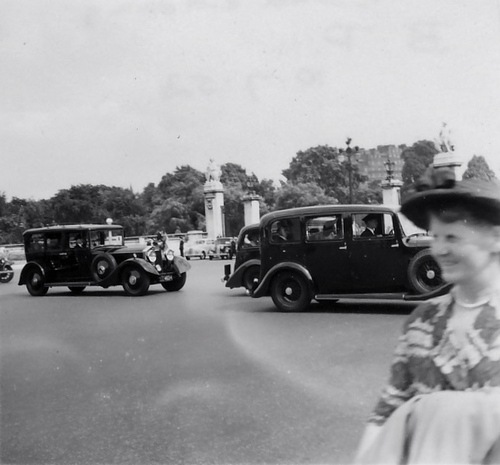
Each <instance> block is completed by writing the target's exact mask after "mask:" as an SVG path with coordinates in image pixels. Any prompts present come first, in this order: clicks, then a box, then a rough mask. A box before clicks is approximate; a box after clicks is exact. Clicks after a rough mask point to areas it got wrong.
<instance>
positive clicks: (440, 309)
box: [406, 294, 452, 326]
mask: <svg viewBox="0 0 500 465" xmlns="http://www.w3.org/2000/svg"><path fill="white" fill-rule="evenodd" d="M451 301H452V296H451V295H450V294H445V295H441V296H439V297H433V298H432V299H429V300H426V301H424V302H422V303H421V304H419V305H418V306H417V308H415V310H413V312H412V313H411V314H410V316H409V317H408V319H407V321H406V326H408V325H411V324H414V323H417V322H429V323H433V322H435V321H437V320H438V319H441V318H443V317H445V316H446V314H447V310H448V308H449V306H450V304H451Z"/></svg>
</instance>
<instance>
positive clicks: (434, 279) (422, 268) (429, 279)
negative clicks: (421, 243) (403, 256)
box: [408, 250, 444, 294]
mask: <svg viewBox="0 0 500 465" xmlns="http://www.w3.org/2000/svg"><path fill="white" fill-rule="evenodd" d="M408 280H409V282H410V286H411V288H412V289H413V290H414V291H415V292H416V293H417V294H425V293H427V292H431V291H433V290H435V289H437V288H438V287H440V286H442V285H443V284H444V281H443V277H442V276H441V268H439V265H438V264H437V262H436V260H435V259H434V257H433V256H432V255H431V252H430V250H421V251H420V252H418V253H417V254H416V255H415V256H414V257H413V258H412V259H411V261H410V264H409V266H408Z"/></svg>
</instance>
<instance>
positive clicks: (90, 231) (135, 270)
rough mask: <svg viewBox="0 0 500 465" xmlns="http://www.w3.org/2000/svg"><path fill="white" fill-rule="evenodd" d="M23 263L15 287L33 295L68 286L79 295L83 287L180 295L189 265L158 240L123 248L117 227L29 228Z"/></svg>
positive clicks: (122, 238) (121, 235) (25, 238)
mask: <svg viewBox="0 0 500 465" xmlns="http://www.w3.org/2000/svg"><path fill="white" fill-rule="evenodd" d="M23 237H24V249H25V254H26V260H27V263H26V265H25V266H24V268H23V269H22V271H21V276H20V279H19V285H26V288H27V289H28V292H29V293H30V294H31V295H33V296H42V295H45V294H46V293H47V291H48V289H49V287H53V286H67V287H68V288H69V289H70V290H71V291H72V292H73V293H75V294H80V293H81V292H82V291H83V290H84V289H85V288H86V287H87V286H100V287H103V288H107V287H109V286H115V285H120V284H121V285H122V286H123V288H124V290H125V292H126V293H127V294H129V295H131V296H139V295H143V294H145V293H146V292H147V291H148V289H149V286H150V284H161V285H162V286H163V288H164V289H166V290H167V291H178V290H180V289H181V288H182V287H183V286H184V284H185V282H186V272H187V271H188V270H189V268H190V265H189V263H188V262H187V261H186V260H185V259H184V258H183V257H179V256H175V255H174V253H173V251H171V250H165V249H162V242H161V241H158V242H156V241H155V243H154V244H152V245H150V246H146V245H141V244H135V245H132V244H131V245H127V246H125V245H124V233H123V228H122V227H121V226H119V225H112V224H108V225H97V224H78V225H68V226H50V227H46V228H36V229H28V230H27V231H25V232H24V234H23Z"/></svg>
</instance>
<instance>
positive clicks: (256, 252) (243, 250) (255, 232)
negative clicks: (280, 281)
mask: <svg viewBox="0 0 500 465" xmlns="http://www.w3.org/2000/svg"><path fill="white" fill-rule="evenodd" d="M259 276H260V238H259V224H258V223H257V224H251V225H248V226H244V227H243V228H241V230H240V233H239V234H238V239H237V241H236V259H235V261H234V273H232V274H231V265H229V264H228V265H225V266H224V278H223V281H225V282H226V287H229V288H230V289H233V288H235V287H245V288H246V289H247V291H251V290H252V288H253V287H255V281H256V280H257V281H258V279H259Z"/></svg>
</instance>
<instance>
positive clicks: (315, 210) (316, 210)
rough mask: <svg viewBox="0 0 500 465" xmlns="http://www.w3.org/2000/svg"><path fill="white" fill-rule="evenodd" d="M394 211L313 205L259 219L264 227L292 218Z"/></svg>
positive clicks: (381, 207)
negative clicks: (281, 219) (277, 220)
mask: <svg viewBox="0 0 500 465" xmlns="http://www.w3.org/2000/svg"><path fill="white" fill-rule="evenodd" d="M395 211H396V209H395V208H393V207H390V206H388V205H373V204H365V205H363V204H361V205H360V204H356V205H314V206H310V207H296V208H288V209H286V210H276V211H274V212H270V213H266V214H265V215H264V216H262V218H261V219H260V224H261V225H266V224H268V223H270V222H271V221H274V220H276V219H279V218H293V217H297V216H308V215H318V214H319V215H322V214H323V215H332V214H336V213H393V212H395Z"/></svg>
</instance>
